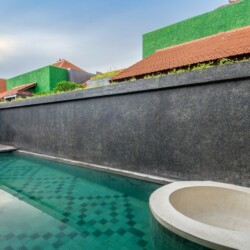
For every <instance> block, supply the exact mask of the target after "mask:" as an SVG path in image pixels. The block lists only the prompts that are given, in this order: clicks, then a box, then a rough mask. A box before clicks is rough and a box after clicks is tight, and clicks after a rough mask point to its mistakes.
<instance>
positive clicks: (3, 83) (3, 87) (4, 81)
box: [0, 78, 6, 93]
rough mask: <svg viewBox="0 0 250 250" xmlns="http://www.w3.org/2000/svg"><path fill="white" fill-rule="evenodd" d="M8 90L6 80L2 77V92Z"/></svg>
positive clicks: (0, 88) (0, 82)
mask: <svg viewBox="0 0 250 250" xmlns="http://www.w3.org/2000/svg"><path fill="white" fill-rule="evenodd" d="M4 91H6V80H5V79H2V78H0V93H2V92H4Z"/></svg>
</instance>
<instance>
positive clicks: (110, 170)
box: [15, 150, 179, 184]
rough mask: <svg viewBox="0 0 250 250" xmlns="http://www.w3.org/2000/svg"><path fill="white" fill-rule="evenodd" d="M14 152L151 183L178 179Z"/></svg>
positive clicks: (21, 151) (18, 151) (169, 181)
mask: <svg viewBox="0 0 250 250" xmlns="http://www.w3.org/2000/svg"><path fill="white" fill-rule="evenodd" d="M15 153H20V154H25V155H30V156H35V157H38V158H42V159H46V160H52V161H56V162H62V163H66V164H70V165H74V166H78V167H82V168H89V169H93V170H97V171H102V172H107V173H112V174H117V175H121V176H126V177H130V178H134V179H138V180H143V181H148V182H153V183H157V184H169V183H173V182H176V181H179V180H175V179H170V178H163V177H158V176H155V175H147V174H143V173H139V172H133V171H128V170H122V169H117V168H112V167H107V166H102V165H97V164H92V163H87V162H82V161H75V160H70V159H65V158H60V157H56V156H50V155H44V154H38V153H34V152H30V151H25V150H17V151H15Z"/></svg>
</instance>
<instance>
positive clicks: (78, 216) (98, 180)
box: [0, 154, 159, 250]
mask: <svg viewBox="0 0 250 250" xmlns="http://www.w3.org/2000/svg"><path fill="white" fill-rule="evenodd" d="M1 157H2V156H1ZM1 157H0V185H1V186H0V189H2V190H4V192H5V194H6V192H7V194H6V195H11V197H12V201H11V202H9V203H7V204H5V207H3V208H1V209H0V248H1V249H9V250H11V249H28V250H29V249H87V250H92V249H93V250H99V249H112V250H116V249H117V250H118V249H119V250H131V249H133V250H136V249H138V250H139V249H143V250H151V232H150V227H149V219H150V213H149V207H148V198H149V195H150V193H151V192H152V191H154V190H155V189H156V188H158V187H159V185H156V184H151V183H146V182H142V181H137V180H133V179H129V178H125V177H120V176H114V175H111V174H106V173H101V172H97V171H92V170H91V171H90V170H83V169H79V168H76V167H73V166H68V165H65V164H58V163H54V162H50V161H46V160H40V159H33V158H29V157H22V156H19V155H15V156H9V155H7V154H6V155H5V156H4V157H2V158H1ZM94 180H95V181H94ZM2 192H3V191H2ZM140 192H142V193H143V197H141V193H140Z"/></svg>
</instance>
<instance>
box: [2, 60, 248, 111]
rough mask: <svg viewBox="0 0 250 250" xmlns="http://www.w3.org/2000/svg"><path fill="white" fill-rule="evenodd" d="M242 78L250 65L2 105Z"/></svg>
mask: <svg viewBox="0 0 250 250" xmlns="http://www.w3.org/2000/svg"><path fill="white" fill-rule="evenodd" d="M243 78H250V62H242V63H234V64H232V65H225V66H217V67H213V68H209V69H204V70H199V71H198V70H197V71H191V72H187V73H180V74H175V75H167V76H163V77H160V78H151V79H142V80H137V81H131V82H123V83H119V84H116V85H109V86H104V87H99V88H93V89H87V90H80V91H73V92H68V93H64V94H58V95H51V96H45V97H39V98H32V99H27V100H22V101H16V102H10V103H2V104H0V110H3V109H9V108H19V107H20V108H21V107H26V106H35V105H43V104H52V103H58V102H69V101H75V100H81V99H90V98H101V97H105V96H115V95H126V94H130V93H136V92H146V91H147V92H148V91H157V90H162V89H171V88H181V87H185V86H190V85H194V86H195V85H205V84H211V83H218V82H225V81H228V80H230V81H232V80H234V79H237V80H238V79H243Z"/></svg>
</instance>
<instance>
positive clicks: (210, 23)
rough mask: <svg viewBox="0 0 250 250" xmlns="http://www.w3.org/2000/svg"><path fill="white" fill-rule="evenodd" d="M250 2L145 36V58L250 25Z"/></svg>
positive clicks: (244, 0) (236, 4)
mask: <svg viewBox="0 0 250 250" xmlns="http://www.w3.org/2000/svg"><path fill="white" fill-rule="evenodd" d="M249 11H250V0H242V1H241V2H239V3H235V4H231V5H227V6H225V7H221V8H218V9H216V10H214V11H211V12H209V13H206V14H203V15H200V16H196V17H193V18H191V19H187V20H185V21H182V22H179V23H176V24H173V25H170V26H168V27H164V28H162V29H159V30H155V31H152V32H150V33H147V34H144V35H143V57H144V58H145V57H147V56H149V55H151V54H152V53H154V52H155V51H156V50H158V49H162V48H166V47H169V46H173V45H177V44H181V43H184V42H188V41H192V40H195V39H199V38H202V37H205V36H210V35H214V34H217V33H219V32H223V31H228V30H232V29H236V28H240V27H243V26H248V25H250V14H249Z"/></svg>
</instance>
